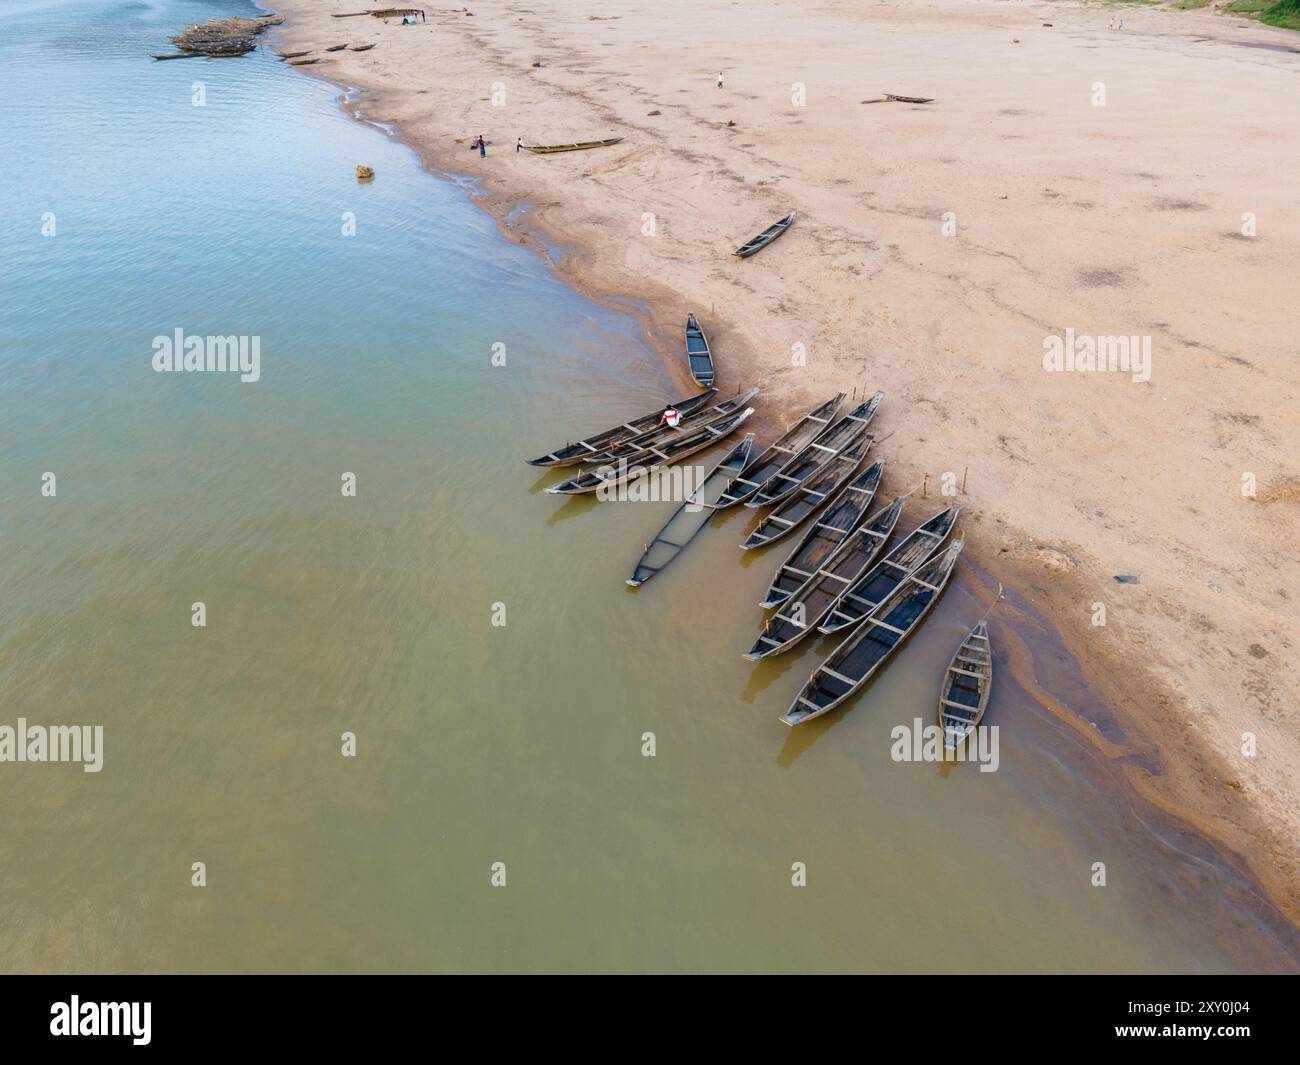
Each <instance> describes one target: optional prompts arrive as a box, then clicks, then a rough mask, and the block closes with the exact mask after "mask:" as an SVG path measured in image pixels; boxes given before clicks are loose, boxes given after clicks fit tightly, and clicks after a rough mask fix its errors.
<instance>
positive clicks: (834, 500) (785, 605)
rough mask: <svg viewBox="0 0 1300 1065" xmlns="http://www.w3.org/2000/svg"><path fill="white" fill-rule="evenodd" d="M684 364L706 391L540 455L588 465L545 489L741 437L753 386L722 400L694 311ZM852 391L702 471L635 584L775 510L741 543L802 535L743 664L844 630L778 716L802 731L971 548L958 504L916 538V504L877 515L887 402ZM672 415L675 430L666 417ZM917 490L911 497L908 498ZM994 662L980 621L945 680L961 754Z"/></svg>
mask: <svg viewBox="0 0 1300 1065" xmlns="http://www.w3.org/2000/svg"><path fill="white" fill-rule="evenodd" d="M685 341H686V359H687V363H688V365H689V366H690V369H691V373H692V375H693V376H694V377H695V380H696V381H697V382H698V383H700V384H701V385H704V386H706V387H705V388H704V390H703V391H701V392H700V393H698V394H697V395H695V396H691V397H690V398H688V399H683V400H681V401H679V402H677V403H675V404H672V405H671V407H670V408H660V409H658V410H656V411H653V412H651V413H649V414H646V415H644V416H642V417H640V418H636V419H633V420H632V421H628V422H625V423H623V424H621V425H618V426H614V427H613V428H611V429H607V430H605V431H604V432H602V433H597V434H595V435H594V436H590V437H587V438H585V439H583V440H579V441H578V442H576V443H570V444H566V445H565V446H564V447H562V448H557V449H556V450H555V451H552V452H549V453H547V454H545V455H542V456H540V457H538V458H535V459H532V460H530V462H531V464H532V465H534V466H576V465H578V464H581V463H586V464H588V465H589V467H590V468H589V469H588V470H587V471H585V472H583V473H580V474H578V475H577V476H575V477H571V478H569V479H568V480H566V481H564V482H562V483H560V484H558V485H555V486H553V487H551V488H549V489H547V491H549V492H552V493H556V494H562V495H575V494H583V493H587V492H594V491H596V490H598V489H600V488H602V487H606V488H609V487H614V486H617V485H620V484H623V483H625V482H628V481H631V480H633V479H635V478H637V477H640V476H643V475H645V474H647V473H651V472H654V471H657V470H660V469H662V468H663V467H666V466H668V465H670V464H672V463H675V462H677V461H679V460H680V459H682V458H684V457H686V456H688V455H691V454H694V453H695V452H697V451H701V450H703V449H705V448H707V447H710V446H711V445H713V444H715V443H717V442H718V441H720V440H722V439H723V438H724V437H726V436H728V435H730V434H731V433H732V432H734V431H735V430H736V429H737V428H738V427H739V426H740V425H741V424H742V423H743V422H744V421H745V419H746V418H748V417H749V415H750V414H752V413H753V408H752V407H748V406H747V404H748V403H749V401H750V400H751V399H753V398H754V396H755V395H757V392H758V390H757V389H751V390H750V391H748V392H745V393H743V394H741V395H738V396H735V397H733V398H731V399H728V400H725V401H722V402H720V403H714V402H713V401H714V400H715V399H716V398H717V391H716V389H714V388H713V387H712V384H713V381H714V380H715V377H716V368H715V366H714V363H713V356H712V353H711V351H710V348H709V344H708V340H707V338H706V337H705V336H704V332H703V330H702V329H701V327H700V324H699V322H698V321H697V320H696V318H695V316H694V315H690V316H688V318H687V320H686V329H685ZM844 400H845V394H844V393H843V392H841V393H839V394H838V395H836V396H834V397H832V398H831V399H828V400H827V401H826V402H824V403H822V404H820V405H819V406H817V407H815V408H813V409H812V410H810V411H809V412H808V413H807V414H805V415H804V416H803V417H801V418H800V419H799V420H798V421H796V422H795V423H794V424H793V425H791V426H789V428H787V429H786V431H785V432H784V433H782V434H781V436H779V437H778V438H777V439H776V440H774V441H773V442H772V443H771V444H769V445H768V446H767V447H766V448H763V449H762V450H758V449H756V448H755V446H754V434H753V433H749V434H747V435H746V436H745V437H744V439H742V440H741V441H740V442H739V443H737V444H735V445H734V446H732V447H731V448H730V449H729V450H728V451H727V452H726V453H725V454H724V455H723V456H722V458H721V459H720V460H719V461H718V462H717V463H716V464H715V465H714V466H713V467H712V468H711V469H710V470H709V471H708V472H707V474H705V475H704V477H703V480H702V481H701V482H700V483H699V485H698V486H697V487H695V488H694V489H693V491H691V492H690V494H689V495H687V496H686V498H685V500H684V502H683V503H682V505H681V506H680V507H679V508H678V509H677V511H676V512H675V513H674V514H673V516H672V517H671V518H670V519H669V520H668V522H667V523H666V524H665V525H664V526H663V528H662V529H660V530H659V532H658V533H657V534H656V535H655V537H654V539H653V540H652V541H651V542H650V543H648V544H647V545H646V546H645V550H644V551H643V553H642V555H641V558H640V559H639V560H638V561H637V563H636V566H635V568H634V569H633V572H632V575H631V577H630V578H628V580H627V583H628V584H629V585H632V586H633V587H637V586H639V585H641V584H644V583H645V582H646V581H648V580H650V579H651V578H652V577H654V576H655V575H656V574H658V573H659V572H660V571H661V570H663V569H664V568H665V567H666V566H668V565H669V563H671V562H672V561H674V560H675V559H676V558H677V557H678V556H679V555H680V554H681V553H682V552H683V551H685V550H686V548H687V546H688V545H689V544H690V543H691V541H692V540H693V539H694V538H695V537H696V536H697V535H698V534H699V533H700V532H701V531H703V529H704V528H705V527H706V526H707V525H708V524H710V522H711V520H712V519H713V517H714V515H715V514H716V513H717V512H719V511H722V510H726V509H728V508H730V507H734V506H739V505H744V506H747V507H750V508H753V509H761V510H765V511H766V513H765V514H764V516H763V518H762V519H761V520H760V521H759V523H758V525H757V526H756V527H755V528H754V529H753V531H751V532H750V533H749V535H748V536H747V537H746V539H745V541H744V542H743V543H742V544H741V545H740V547H741V549H742V550H746V551H753V550H758V549H761V548H764V547H767V546H768V545H770V544H773V543H775V542H776V541H777V540H781V539H784V538H785V537H788V536H790V535H791V534H792V533H794V532H795V530H796V529H799V528H801V527H803V526H805V523H808V522H809V521H810V519H811V523H810V524H807V527H806V529H805V530H804V532H803V534H802V536H800V537H799V539H798V541H797V542H796V543H795V544H794V546H793V547H792V548H791V550H790V552H789V553H788V554H787V555H786V557H785V559H784V560H783V561H782V562H781V564H780V565H779V566H778V567H777V569H776V572H775V574H774V575H773V577H772V580H771V582H770V584H769V587H768V589H767V592H766V594H765V595H764V597H763V600H762V602H761V603H760V604H759V605H760V606H761V607H762V608H764V609H774V610H775V612H774V613H773V614H772V615H771V616H769V617H768V619H767V621H766V623H765V624H764V626H763V629H762V631H761V632H760V633H759V634H758V636H757V637H756V639H755V641H754V644H753V646H752V647H751V648H750V649H749V650H748V651H747V652H745V657H746V658H749V659H751V660H753V661H761V660H762V659H764V658H770V657H772V656H774V655H779V654H783V653H784V652H786V651H788V650H790V649H791V648H792V647H794V646H795V645H796V644H798V643H800V641H802V640H803V639H805V638H806V637H807V636H809V635H811V634H812V633H813V632H814V631H815V632H818V633H821V634H822V635H840V636H842V641H841V643H840V644H839V646H838V647H836V649H835V650H834V651H832V652H831V654H830V655H829V656H828V657H827V658H826V660H825V661H824V662H823V663H822V664H821V665H820V666H818V667H817V668H816V669H815V670H814V671H813V672H812V674H811V675H810V676H809V678H808V681H807V682H806V683H805V684H804V685H803V688H802V690H801V691H800V692H799V693H798V694H797V695H796V696H795V698H794V701H793V702H792V703H791V705H790V708H789V709H788V710H787V711H786V713H785V714H784V715H782V717H781V720H782V721H783V722H784V723H785V724H787V725H798V724H802V723H804V722H806V721H811V720H812V719H813V718H816V717H820V716H821V715H823V714H825V713H828V712H829V711H831V710H833V709H835V708H836V707H838V706H840V705H841V704H843V703H844V702H846V701H847V700H848V699H849V698H850V697H851V696H852V695H853V694H854V693H855V692H856V691H858V690H859V689H860V688H861V687H862V686H863V685H864V684H866V683H867V681H869V680H870V679H871V678H872V677H873V676H875V675H876V674H877V673H878V672H879V670H880V669H881V668H882V667H883V666H884V664H885V662H886V661H887V660H888V659H889V658H890V656H891V655H892V654H893V653H894V651H896V650H897V649H898V648H899V647H900V646H901V645H902V643H903V641H904V640H905V639H906V638H907V637H908V636H909V635H911V634H912V633H913V632H915V631H916V630H917V629H918V628H920V626H921V624H922V623H923V622H924V620H925V618H926V617H927V615H928V614H929V612H930V610H931V608H932V607H933V606H934V605H935V603H936V602H938V600H939V597H940V596H941V595H942V594H943V592H944V589H945V588H946V587H947V585H948V582H949V579H950V578H951V576H952V572H953V568H954V566H955V565H956V562H957V558H958V555H960V553H961V550H962V545H963V541H962V540H961V539H959V538H958V539H952V538H951V533H952V531H953V529H954V527H955V525H956V522H957V516H958V513H959V511H960V508H959V507H957V506H949V507H945V508H943V509H941V510H939V512H938V513H936V514H933V515H931V516H929V517H928V518H927V519H926V520H925V521H923V522H922V523H921V524H920V525H918V526H916V527H915V528H913V529H911V530H910V531H908V532H906V533H900V532H899V530H898V528H897V526H898V522H899V518H900V516H901V514H902V510H903V504H904V501H905V500H906V498H907V495H902V496H898V497H897V498H895V499H893V500H891V501H890V502H889V503H887V504H885V505H884V506H881V507H878V508H874V509H873V504H874V503H875V501H876V496H877V493H878V491H879V489H880V486H881V482H882V480H883V476H884V467H885V464H884V462H883V461H882V460H877V461H874V462H871V463H870V464H867V462H868V458H869V452H870V451H871V448H872V445H873V444H874V443H875V437H873V436H872V434H871V433H870V432H869V428H870V425H871V422H872V420H873V418H874V417H875V415H876V412H877V410H878V409H879V408H880V404H881V402H882V401H883V400H884V393H881V392H877V393H875V394H874V395H872V396H870V397H869V398H865V399H863V401H862V402H855V403H853V405H852V406H851V407H850V408H849V409H848V410H847V411H842V410H841V408H842V407H843V406H844ZM669 409H671V410H675V411H676V413H677V416H678V420H677V424H676V425H675V426H668V425H666V424H665V422H664V417H663V415H664V413H665V411H666V410H669ZM908 494H910V493H908ZM991 684H992V653H991V647H990V644H989V639H988V631H987V626H986V623H985V621H984V620H983V619H981V621H980V622H979V624H977V625H976V626H975V628H974V629H972V630H971V632H970V634H969V635H968V636H967V637H966V638H965V639H964V640H963V641H962V644H961V646H960V647H959V648H958V650H957V652H956V654H955V655H954V656H953V659H952V662H951V663H950V665H949V667H948V670H947V672H946V673H945V675H944V680H943V684H942V688H941V691H940V695H939V717H940V720H941V723H942V725H943V729H944V736H945V744H946V746H948V747H949V748H955V747H956V746H957V745H958V744H960V742H961V741H962V740H963V739H965V738H966V737H967V736H968V735H969V734H970V732H971V731H972V730H973V729H974V727H975V726H976V724H978V722H979V721H980V719H981V718H982V716H983V713H984V710H985V707H986V706H987V704H988V698H989V692H990V687H991Z"/></svg>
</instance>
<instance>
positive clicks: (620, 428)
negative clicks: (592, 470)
mask: <svg viewBox="0 0 1300 1065" xmlns="http://www.w3.org/2000/svg"><path fill="white" fill-rule="evenodd" d="M717 394H718V390H717V389H716V388H710V389H707V390H706V391H704V392H701V393H700V394H699V395H696V396H691V397H690V398H689V399H679V400H678V401H677V402H676V403H673V404H671V406H672V407H673V408H674V409H675V410H678V411H680V412H681V413H682V416H683V417H685V416H686V415H687V414H690V413H691V412H692V411H694V410H697V409H699V408H700V407H703V406H704V404H706V403H708V402H709V400H711V399H712V398H713V397H714V396H716V395H717ZM667 409H668V408H667V407H660V408H659V409H658V410H655V411H651V412H650V413H649V414H643V415H641V417H639V418H634V419H633V420H632V421H630V422H624V423H623V424H622V425H616V426H614V428H612V429H606V430H605V431H604V432H603V433H596V434H594V435H593V436H589V437H587V438H586V439H585V440H579V441H578V442H577V443H576V444H565V445H564V447H562V448H557V449H556V450H555V451H552V452H550V453H549V454H546V455H542V456H540V457H538V458H535V459H529V460H528V465H530V466H574V465H576V464H577V463H579V462H585V461H586V460H587V458H588V456H590V455H599V454H600V453H601V452H602V451H605V450H607V449H609V448H611V447H613V446H615V445H617V444H621V443H622V442H623V441H624V440H627V439H629V438H630V437H633V436H636V435H637V434H639V433H644V432H646V431H647V430H649V429H654V428H656V427H658V426H660V425H662V424H663V417H664V411H666V410H667Z"/></svg>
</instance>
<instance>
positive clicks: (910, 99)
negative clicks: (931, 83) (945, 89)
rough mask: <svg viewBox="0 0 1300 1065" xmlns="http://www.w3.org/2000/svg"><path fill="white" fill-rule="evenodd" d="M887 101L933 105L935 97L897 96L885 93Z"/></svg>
mask: <svg viewBox="0 0 1300 1065" xmlns="http://www.w3.org/2000/svg"><path fill="white" fill-rule="evenodd" d="M885 99H886V100H892V101H893V102H894V103H898V104H932V103H934V97H933V96H895V95H894V94H893V93H892V92H887V93H885Z"/></svg>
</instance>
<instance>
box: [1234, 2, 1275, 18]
mask: <svg viewBox="0 0 1300 1065" xmlns="http://www.w3.org/2000/svg"><path fill="white" fill-rule="evenodd" d="M1268 5H1269V0H1236V3H1232V4H1229V5H1228V10H1229V11H1235V12H1236V13H1237V14H1238V15H1258V14H1259V13H1260V12H1261V11H1263V10H1264V8H1266V7H1268Z"/></svg>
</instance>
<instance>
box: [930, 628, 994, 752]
mask: <svg viewBox="0 0 1300 1065" xmlns="http://www.w3.org/2000/svg"><path fill="white" fill-rule="evenodd" d="M992 687H993V647H992V645H991V644H990V643H989V624H988V622H987V621H986V620H984V619H983V618H981V619H980V622H979V624H978V625H976V626H975V627H974V628H973V629H971V631H970V634H969V635H968V636H967V637H966V639H964V640H962V642H961V646H960V647H958V648H957V653H956V654H955V655H953V656H952V661H951V662H950V663H949V664H948V671H947V672H946V673H945V674H944V675H943V686H942V687H941V688H940V689H939V724H940V725H942V726H943V745H944V746H945V747H946V748H947V749H948V750H950V751H953V750H956V749H957V747H958V746H959V745H960V744H961V742H962V740H964V739H965V738H966V737H967V736H969V735H970V734H971V732H972V731H974V729H975V726H976V725H978V724H979V723H980V718H982V717H983V716H984V711H985V710H986V709H987V708H988V705H989V692H990V691H991V690H992Z"/></svg>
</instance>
